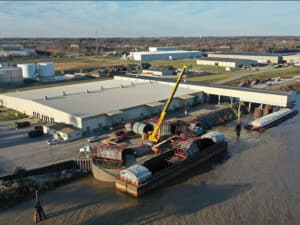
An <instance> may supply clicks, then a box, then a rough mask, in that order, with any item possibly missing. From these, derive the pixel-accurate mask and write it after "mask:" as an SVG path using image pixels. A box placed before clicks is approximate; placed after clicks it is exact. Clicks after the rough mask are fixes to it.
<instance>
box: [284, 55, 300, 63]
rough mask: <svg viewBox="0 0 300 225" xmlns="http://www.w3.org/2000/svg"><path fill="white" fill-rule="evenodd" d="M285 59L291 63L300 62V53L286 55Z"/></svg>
mask: <svg viewBox="0 0 300 225" xmlns="http://www.w3.org/2000/svg"><path fill="white" fill-rule="evenodd" d="M282 59H283V61H285V62H286V63H290V64H299V63H300V54H294V55H284V56H283V57H282Z"/></svg>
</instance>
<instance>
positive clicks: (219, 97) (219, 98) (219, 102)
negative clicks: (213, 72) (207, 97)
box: [218, 95, 221, 105]
mask: <svg viewBox="0 0 300 225" xmlns="http://www.w3.org/2000/svg"><path fill="white" fill-rule="evenodd" d="M220 104H221V95H218V105H220Z"/></svg>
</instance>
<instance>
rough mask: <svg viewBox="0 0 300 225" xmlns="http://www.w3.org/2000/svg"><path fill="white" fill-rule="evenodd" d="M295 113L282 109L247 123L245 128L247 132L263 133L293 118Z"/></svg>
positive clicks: (294, 111) (293, 110)
mask: <svg viewBox="0 0 300 225" xmlns="http://www.w3.org/2000/svg"><path fill="white" fill-rule="evenodd" d="M297 113H298V112H297V110H296V109H288V108H283V109H280V110H278V111H277V112H273V113H271V114H268V115H266V116H263V117H261V118H258V119H256V120H253V121H251V122H249V123H247V124H246V125H245V128H246V129H248V130H255V131H263V130H265V129H268V128H270V127H273V126H276V125H277V124H279V123H281V122H283V121H284V120H287V119H289V118H291V117H293V116H295V115H296V114H297Z"/></svg>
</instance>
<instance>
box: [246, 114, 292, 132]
mask: <svg viewBox="0 0 300 225" xmlns="http://www.w3.org/2000/svg"><path fill="white" fill-rule="evenodd" d="M297 113H298V111H297V110H294V111H292V112H291V113H290V114H288V115H285V116H283V117H281V118H279V119H277V120H274V121H272V122H271V123H269V124H267V125H265V126H263V127H253V126H251V125H245V128H246V129H248V130H255V131H264V130H266V129H268V128H271V127H274V126H276V125H278V124H280V123H281V122H283V121H285V120H287V119H289V118H291V117H293V116H295V115H297Z"/></svg>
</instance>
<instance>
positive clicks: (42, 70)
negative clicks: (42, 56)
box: [37, 62, 54, 77]
mask: <svg viewBox="0 0 300 225" xmlns="http://www.w3.org/2000/svg"><path fill="white" fill-rule="evenodd" d="M37 67H38V71H39V75H40V77H51V76H54V64H53V62H41V63H38V64H37Z"/></svg>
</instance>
